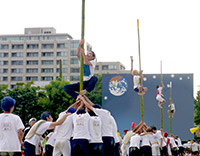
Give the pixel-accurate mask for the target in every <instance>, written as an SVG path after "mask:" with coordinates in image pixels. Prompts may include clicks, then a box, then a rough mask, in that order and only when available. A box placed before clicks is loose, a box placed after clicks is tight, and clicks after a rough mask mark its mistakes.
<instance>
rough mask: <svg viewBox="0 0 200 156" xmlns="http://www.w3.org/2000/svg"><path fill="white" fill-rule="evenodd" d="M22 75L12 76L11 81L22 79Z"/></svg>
mask: <svg viewBox="0 0 200 156" xmlns="http://www.w3.org/2000/svg"><path fill="white" fill-rule="evenodd" d="M22 79H23V78H22V77H21V76H13V77H11V81H22Z"/></svg>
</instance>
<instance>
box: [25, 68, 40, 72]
mask: <svg viewBox="0 0 200 156" xmlns="http://www.w3.org/2000/svg"><path fill="white" fill-rule="evenodd" d="M26 73H38V69H37V68H27V69H26Z"/></svg>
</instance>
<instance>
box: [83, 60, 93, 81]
mask: <svg viewBox="0 0 200 156" xmlns="http://www.w3.org/2000/svg"><path fill="white" fill-rule="evenodd" d="M90 63H91V64H92V65H91V66H89V65H86V64H84V65H83V72H84V73H83V81H88V80H90V78H91V77H92V76H93V75H94V70H95V65H96V61H95V60H91V61H90ZM79 65H80V61H79Z"/></svg>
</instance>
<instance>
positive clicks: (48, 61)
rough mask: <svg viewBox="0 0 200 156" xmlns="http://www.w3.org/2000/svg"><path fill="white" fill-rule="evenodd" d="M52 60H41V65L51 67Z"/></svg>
mask: <svg viewBox="0 0 200 156" xmlns="http://www.w3.org/2000/svg"><path fill="white" fill-rule="evenodd" d="M52 64H53V60H42V65H52Z"/></svg>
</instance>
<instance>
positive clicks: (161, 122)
mask: <svg viewBox="0 0 200 156" xmlns="http://www.w3.org/2000/svg"><path fill="white" fill-rule="evenodd" d="M162 83H163V76H162V60H161V61H160V85H162ZM160 127H161V128H162V129H163V106H162V107H161V108H160Z"/></svg>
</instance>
